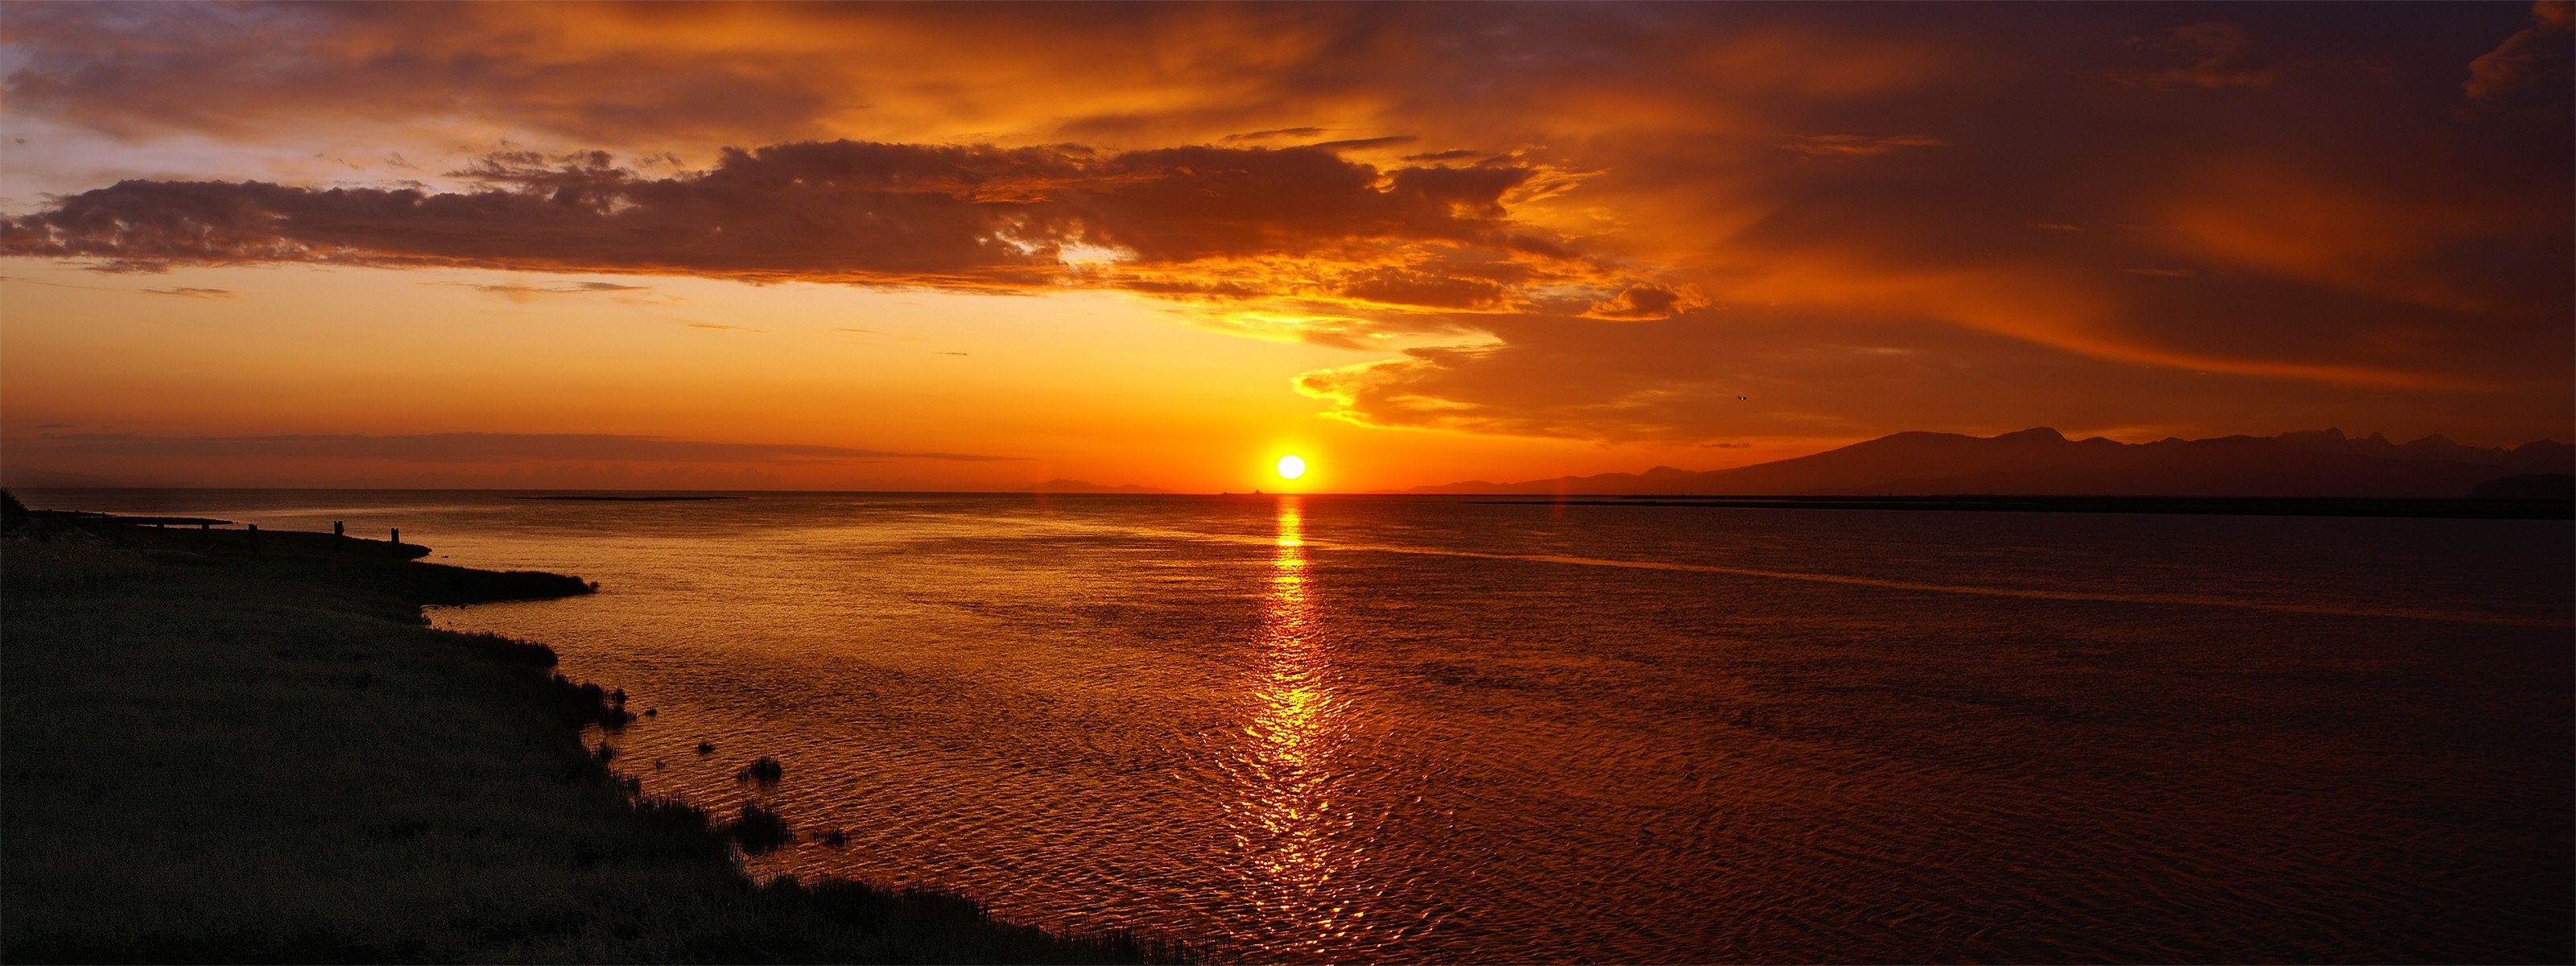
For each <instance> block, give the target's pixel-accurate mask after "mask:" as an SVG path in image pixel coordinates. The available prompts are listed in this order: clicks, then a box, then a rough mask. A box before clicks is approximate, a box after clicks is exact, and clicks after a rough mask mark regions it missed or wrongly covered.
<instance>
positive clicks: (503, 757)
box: [0, 500, 1189, 962]
mask: <svg viewBox="0 0 2576 966" xmlns="http://www.w3.org/2000/svg"><path fill="white" fill-rule="evenodd" d="M9 510H10V512H9V514H8V517H9V519H8V520H7V522H6V525H5V527H6V530H7V531H8V536H7V539H5V540H0V561H5V563H0V604H4V605H5V608H6V612H7V627H8V637H9V640H8V647H7V648H6V649H5V650H0V668H5V671H0V677H5V679H6V680H7V681H8V687H7V689H6V690H5V691H4V692H0V772H5V774H6V777H7V780H6V782H5V784H0V803H5V807H0V838H5V840H6V842H7V846H8V847H7V848H6V849H5V850H0V912H5V915H0V958H5V959H8V960H10V961H14V962H40V961H126V962H178V961H189V962H205V961H241V960H263V961H276V960H291V961H343V962H368V961H464V960H471V961H499V960H526V961H548V962H687V961H731V962H848V961H874V962H1135V961H1146V960H1170V959H1184V958H1187V957H1188V953H1189V951H1188V950H1186V949H1182V948H1179V947H1175V946H1170V945H1165V944H1159V943H1153V942H1150V941H1145V940H1140V939H1138V938H1136V937H1133V936H1128V935H1106V936H1090V937H1070V936H1061V935H1055V934H1051V933H1047V932H1045V931H1042V930H1039V929H1036V928H1032V927H1027V926H1019V925H1012V924H1008V923H1002V922H997V921H995V920H993V919H991V918H990V917H989V916H988V915H986V913H985V911H984V909H983V908H982V907H981V906H980V905H978V904H976V903H975V902H973V901H971V900H968V899H964V898H960V897H956V896H952V895H946V894H941V893H932V892H890V891H886V890H881V889H877V888H875V887H872V886H868V885H866V884H863V883H857V882H849V881H841V880H821V881H812V882H799V881H797V880H796V879H794V878H792V877H790V878H782V879H777V880H772V881H770V882H766V883H755V882H753V881H752V880H751V879H750V878H749V877H748V876H747V875H746V874H745V873H744V872H743V871H742V869H741V867H740V865H739V863H738V862H737V861H736V858H735V856H736V854H737V853H736V851H735V849H736V848H738V847H744V846H748V847H751V848H760V847H761V846H762V844H763V839H764V838H769V839H774V837H775V836H776V835H778V834H782V833H784V834H793V832H792V830H788V829H784V828H782V827H780V825H779V824H778V817H777V816H775V815H773V814H769V813H765V812H760V813H749V812H747V813H746V814H745V815H744V816H742V817H739V818H733V819H732V820H731V821H722V822H720V821H719V820H718V819H717V818H715V817H712V816H709V815H707V814H706V813H705V812H703V811H701V810H699V809H697V808H694V807H691V806H688V805H686V804H683V803H680V802H677V801H675V800H670V799H661V798H653V797H649V796H644V795H642V794H640V793H639V792H638V790H637V785H636V784H635V782H634V781H633V780H632V779H628V778H626V777H624V776H621V775H619V774H618V773H617V772H616V771H614V770H613V769H612V768H611V767H610V763H609V761H608V760H607V758H606V757H605V756H603V755H600V754H598V753H597V752H596V751H595V750H594V749H592V748H589V747H585V744H584V739H583V729H584V728H585V727H586V726H594V725H596V726H605V727H612V728H613V727H619V726H622V724H623V723H624V721H625V720H627V718H626V712H625V711H624V709H623V707H622V698H623V694H622V693H621V692H613V691H603V690H602V689H601V688H600V687H598V686H596V685H584V684H578V683H575V682H572V681H569V680H567V679H565V678H564V676H563V675H561V674H560V673H556V672H555V670H554V666H555V660H554V653H553V651H552V650H550V649H548V648H545V647H543V646H541V645H535V644H527V643H522V642H518V641H513V640H510V639H507V638H503V637H499V636H495V635H484V634H464V633H457V632H451V631H443V630H436V629H433V628H431V627H428V626H427V624H426V618H425V617H424V616H423V613H422V611H421V607H422V606H423V605H426V604H471V603H480V602H487V601H496V600H530V599H547V598H553V597H561V596H570V595H577V594H584V593H589V592H591V590H592V589H593V587H592V586H591V585H589V584H586V583H584V582H582V581H580V580H579V579H578V578H573V577H566V576H562V575H557V574H544V573H536V572H499V571H487V570H474V569H470V568H463V567H451V566H446V565H441V564H432V563H423V562H417V561H414V560H411V559H409V558H410V557H411V556H416V554H413V553H411V551H413V550H414V549H415V548H414V547H413V546H412V545H389V544H387V543H386V542H385V541H381V540H379V541H358V540H353V539H346V538H343V539H334V538H333V537H332V535H330V534H320V533H290V532H282V531H272V532H262V533H259V534H258V535H257V536H256V537H251V536H249V535H248V534H246V533H244V532H242V531H203V530H197V529H193V528H190V529H178V530H156V529H153V528H150V527H145V526H133V525H127V524H120V523H116V522H113V521H109V520H104V519H101V518H97V517H86V518H81V517H73V516H70V515H67V514H50V513H45V512H43V511H35V512H28V511H23V510H22V509H20V508H19V507H18V506H17V505H16V503H15V501H14V500H12V501H10V505H9ZM253 541H256V542H255V544H254V543H253ZM789 780H791V781H792V780H793V776H789ZM788 818H789V819H791V820H792V819H793V816H788Z"/></svg>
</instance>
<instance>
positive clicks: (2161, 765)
mask: <svg viewBox="0 0 2576 966" xmlns="http://www.w3.org/2000/svg"><path fill="white" fill-rule="evenodd" d="M35 495H36V496H37V497H38V499H35V500H33V501H31V502H34V503H36V504H37V505H40V506H58V507H77V508H84V509H103V510H158V511H165V512H190V513H209V514H213V515H217V516H224V517H228V518H231V519H236V520H249V521H256V522H259V523H260V524H261V525H262V526H264V527H272V528H275V527H297V528H308V529H320V528H325V527H327V526H328V524H329V522H330V521H332V520H347V521H349V523H350V525H351V527H352V528H353V531H356V532H380V530H381V528H383V527H387V526H400V527H402V528H403V534H404V537H405V538H406V539H407V540H410V541H413V542H420V543H427V544H430V545H432V546H434V547H436V548H437V551H438V553H439V554H440V555H441V558H442V559H444V560H445V561H446V562H451V563H458V564H466V565H473V566H485V567H523V568H539V569H547V570H556V571H563V572H569V573H577V574H580V575H582V576H585V577H589V578H592V579H595V580H598V581H600V582H601V584H602V592H601V593H600V594H599V595H597V596H595V597H587V598H581V599H575V600H563V601H548V602H539V603H528V604H505V605H490V606H481V607H473V608H467V609H462V610H443V611H440V612H438V613H437V614H436V615H435V616H436V619H437V621H438V623H440V624H441V625H442V626H446V627H452V628H459V629H468V630H489V631H498V632H502V633H507V634H511V635H514V636H518V637H522V638H526V639H530V640H535V641H540V642H543V643H546V644H549V645H552V646H553V647H554V648H555V649H556V650H557V651H559V652H561V653H562V655H563V659H564V664H565V668H566V670H567V672H568V673H571V674H572V675H574V676H576V677H579V678H583V679H587V680H593V681H598V682H601V683H603V684H605V685H609V686H617V687H623V688H625V689H626V690H627V691H628V692H629V693H630V694H631V695H633V697H632V700H631V703H630V707H633V708H635V709H638V710H640V709H642V708H646V707H650V708H653V709H654V710H655V711H656V714H655V716H654V717H652V718H650V719H647V720H644V721H641V722H639V723H638V724H636V725H634V726H633V727H630V728H628V729H626V730H625V732H624V733H623V734H622V735H618V736H615V737H613V738H612V739H610V740H612V741H613V742H615V743H616V744H618V745H619V746H620V748H621V752H622V753H621V755H620V756H619V758H618V759H617V760H618V762H620V763H621V765H622V767H624V768H626V769H628V770H629V771H631V772H632V773H634V774H636V775H637V776H639V777H640V778H641V779H642V780H643V782H644V784H645V786H646V788H647V789H648V790H651V791H658V792H665V793H673V794H678V795H681V796H683V797H686V798H688V799H690V800H693V801H696V802H698V803H700V804H704V805H708V806H711V807H715V808H718V809H731V808H732V807H733V806H735V805H736V804H737V803H739V802H741V801H744V800H749V799H761V800H766V801H769V802H771V803H772V804H774V805H775V806H776V807H777V808H779V809H780V810H781V811H782V812H783V813H784V814H785V815H786V816H787V818H788V819H789V821H790V822H792V823H793V824H794V825H796V826H797V827H798V828H799V829H801V830H804V831H806V832H808V833H811V832H817V831H822V830H827V829H839V830H841V831H842V832H844V833H845V835H846V841H845V842H844V843H843V844H839V845H826V844H824V843H823V842H820V841H813V840H808V841H802V842H799V843H798V844H796V845H793V846H790V847H789V848H787V849H785V850H783V851H781V852H779V853H777V854H775V855H772V856H768V857H765V858H761V859H756V860H753V865H754V867H755V868H756V869H757V870H759V871H763V872H789V873H797V874H812V873H832V874H840V875H847V876H854V877H858V878H862V879H866V880H870V881H874V882H879V883H887V884H897V883H910V884H920V885H930V886H937V887H941V888H946V889H951V890H955V891H959V892H963V893H965V894H968V895H972V896H975V897H978V898H980V899H984V900H986V901H988V902H990V903H991V904H992V905H993V907H994V908H995V909H996V911H997V912H998V913H999V914H1001V915H1003V916H1006V917H1009V918H1013V919H1017V920H1021V921H1026V922H1032V923H1038V924H1044V925H1050V926H1058V927H1069V928H1076V929H1101V928H1112V927H1136V928H1141V929H1146V930H1150V931H1153V932H1156V933H1160V934H1163V935H1168V936H1174V937H1178V938H1182V939H1186V940H1190V941H1192V942H1196V943H1200V944H1203V945H1205V946H1206V947H1208V948H1209V949H1211V950H1212V951H1213V953H1214V955H1216V956H1217V957H1219V958H1248V959H1262V960H1329V959H1340V960H1354V959H1369V960H1454V959H1472V960H1531V959H1538V960H1573V959H1590V960H1596V961H1597V960H1635V961H1706V960H1765V961H1776V960H1837V961H1840V960H1906V961H1930V960H1955V959H1988V960H1991V959H2008V960H2050V961H2056V960H2082V959H2100V958H2121V959H2160V960H2228V961H2242V960H2257V961H2279V960H2290V961H2324V960H2409V959H2432V960H2444V961H2495V960H2517V959H2520V960H2542V961H2561V962H2563V961H2566V960H2568V959H2569V958H2570V933H2571V928H2576V927H2572V926H2571V914H2570V904H2571V898H2570V890H2571V882H2576V865H2571V860H2570V849H2571V844H2570V825H2571V819H2570V815H2571V810H2576V801H2571V787H2576V774H2572V773H2571V760H2572V759H2576V749H2571V741H2570V730H2571V713H2576V712H2571V707H2570V694H2571V676H2576V666H2571V660H2570V610H2571V599H2570V598H2571V589H2570V588H2571V583H2576V567H2571V551H2570V547H2571V529H2570V526H2569V525H2568V524H2566V523H2564V522H2511V521H2456V520H2371V519H2300V518H2270V517H2192V516H2130V515H2077V514H2006V513H1945V512H1878V511H1801V510H1705V509H1690V508H1644V507H1598V506H1572V507H1552V506H1545V505H1539V506H1530V505H1494V504H1485V503H1475V502H1468V501H1460V500H1444V499H1398V498H1331V497H1323V498H1319V497H1307V498H1303V499H1299V498H1294V497H1284V498H1267V497H1265V498H1192V497H1053V498H1047V499H1043V500H1041V499H1036V498H1032V497H1028V496H989V497H979V496H902V495H758V496H756V497H755V498H753V499H749V500H741V501H726V502H717V503H565V502H544V501H529V500H522V499H515V498H512V497H511V496H510V495H507V494H492V493H354V494H353V493H314V492H301V493H299V492H282V491H270V492H240V491H237V492H223V491H163V492H157V493H153V492H122V493H114V492H92V493H80V494H73V493H44V492H41V491H40V492H39V493H38V494H35ZM701 741H706V742H712V743H714V744H715V745H716V748H717V750H716V751H715V753H713V754H710V755H703V756H702V755H699V754H697V753H695V752H694V750H693V748H694V746H695V745H697V744H698V743H699V742H701ZM758 755H771V756H774V757H776V758H778V759H779V760H780V761H782V762H783V763H785V765H786V778H785V780H784V781H782V782H780V783H778V784H777V785H776V786H775V787H763V786H758V785H753V784H745V783H739V782H737V781H735V780H734V777H733V775H734V773H735V771H736V770H737V769H739V768H741V767H742V765H743V764H744V763H746V762H748V761H749V760H750V759H752V758H753V757H755V756H758Z"/></svg>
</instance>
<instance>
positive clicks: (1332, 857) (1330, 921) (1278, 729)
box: [1228, 457, 1365, 952]
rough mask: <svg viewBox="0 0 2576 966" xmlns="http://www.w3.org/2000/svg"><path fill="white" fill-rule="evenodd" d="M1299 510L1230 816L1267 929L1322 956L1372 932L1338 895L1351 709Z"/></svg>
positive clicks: (1280, 560)
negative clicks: (1338, 689)
mask: <svg viewBox="0 0 2576 966" xmlns="http://www.w3.org/2000/svg"><path fill="white" fill-rule="evenodd" d="M1293 458H1294V457H1291V459H1293ZM1301 502H1302V501H1301V500H1300V498H1299V497H1295V496H1285V497H1281V498H1279V512H1278V536H1277V539H1276V548H1275V550H1274V552H1273V554H1272V556H1271V567H1270V590H1269V593H1268V594H1267V595H1265V597H1264V599H1263V602H1262V624H1261V636H1260V639H1259V640H1258V641H1256V642H1255V651H1254V662H1255V664H1254V668H1253V677H1252V681H1251V707H1250V709H1249V711H1250V720H1249V721H1248V722H1247V723H1246V724H1245V725H1244V734H1243V739H1244V740H1243V743H1242V745H1241V757H1240V760H1239V761H1238V764H1239V766H1240V769H1241V770H1240V772H1239V774H1238V776H1237V777H1238V781H1239V782H1240V784H1239V785H1238V789H1239V794H1240V796H1241V797H1240V800H1239V801H1237V802H1235V803H1233V806H1232V807H1230V808H1229V809H1228V811H1229V812H1231V813H1232V814H1233V817H1234V818H1235V819H1236V821H1235V825H1236V831H1235V840H1236V845H1237V846H1238V847H1239V848H1240V849H1242V852H1243V857H1244V865H1243V867H1242V868H1243V872H1244V874H1245V877H1246V879H1247V881H1246V883H1245V885H1246V886H1247V887H1248V889H1247V892H1248V894H1250V895H1251V896H1253V897H1254V902H1255V903H1256V904H1257V906H1258V907H1259V910H1260V915H1261V918H1262V919H1263V920H1265V921H1266V924H1267V925H1269V926H1270V927H1271V928H1273V929H1277V930H1279V931H1280V932H1282V933H1284V934H1285V935H1283V936H1282V937H1281V938H1282V939H1283V940H1285V942H1284V945H1285V946H1286V947H1288V948H1302V949H1306V950H1310V951H1316V950H1321V949H1323V948H1325V946H1326V944H1327V943H1328V942H1329V941H1331V940H1334V939H1338V938H1341V937H1346V936H1348V935H1350V934H1351V933H1352V932H1354V931H1356V930H1358V929H1360V928H1362V927H1363V926H1364V925H1365V924H1364V923H1363V922H1361V921H1360V919H1361V915H1362V913H1361V911H1360V910H1356V909H1351V908H1349V904H1348V903H1347V902H1343V901H1336V900H1335V899H1334V898H1333V897H1334V895H1336V893H1335V892H1333V891H1332V888H1331V887H1332V885H1333V882H1334V880H1335V879H1336V878H1337V877H1347V875H1348V874H1349V873H1350V872H1352V871H1353V870H1354V869H1355V868H1357V866H1358V864H1359V863H1360V861H1361V860H1362V857H1363V854H1362V848H1361V846H1363V845H1364V844H1365V843H1361V842H1355V841H1351V840H1350V838H1349V837H1348V836H1347V835H1346V834H1344V833H1345V832H1346V831H1347V830H1348V829H1349V825H1350V823H1349V821H1348V818H1349V817H1348V816H1347V815H1344V814H1341V813H1338V812H1336V808H1337V807H1346V806H1340V805H1338V804H1337V803H1336V802H1334V801H1333V789H1334V787H1335V784H1336V782H1335V777H1336V776H1335V768H1336V764H1335V761H1334V758H1335V757H1336V756H1335V751H1336V750H1337V748H1338V747H1339V746H1340V744H1341V742H1342V740H1343V738H1344V734H1343V732H1344V730H1345V723H1344V722H1343V721H1342V720H1341V719H1342V717H1343V712H1344V711H1345V705H1346V703H1347V702H1346V701H1344V700H1343V699H1342V698H1340V697H1337V696H1336V695H1334V693H1333V691H1332V689H1331V687H1330V684H1331V681H1330V673H1329V672H1330V670H1331V664H1330V659H1331V650H1330V647H1329V646H1328V645H1327V644H1326V643H1325V641H1324V639H1323V635H1322V634H1321V628H1320V627H1319V626H1318V623H1319V622H1318V621H1317V618H1316V614H1315V613H1314V610H1313V607H1312V606H1311V605H1310V604H1309V602H1308V600H1307V594H1306V591H1307V587H1306V540H1305V521H1304V516H1303V507H1302V506H1301V505H1300V504H1301ZM1266 951H1270V952H1277V951H1279V950H1277V949H1273V950H1266Z"/></svg>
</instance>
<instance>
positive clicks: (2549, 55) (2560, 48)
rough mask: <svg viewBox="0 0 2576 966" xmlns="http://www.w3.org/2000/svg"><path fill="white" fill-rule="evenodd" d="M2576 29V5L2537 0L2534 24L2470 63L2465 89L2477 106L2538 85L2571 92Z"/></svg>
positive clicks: (2534, 10)
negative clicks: (2570, 39) (2572, 39)
mask: <svg viewBox="0 0 2576 966" xmlns="http://www.w3.org/2000/svg"><path fill="white" fill-rule="evenodd" d="M2571 28H2576V3H2569V2H2567V0H2538V2H2536V3H2533V4H2532V5H2531V26H2530V27H2529V28H2527V29H2524V30H2521V31H2519V32H2516V33H2515V34H2514V35H2512V36H2510V37H2506V38H2505V39H2504V42H2503V43H2501V44H2498V45H2496V48H2495V49H2494V50H2490V51H2488V52H2486V53H2484V54H2481V55H2479V56H2478V59H2476V60H2473V61H2470V62H2469V79H2468V80H2467V81H2466V82H2464V83H2462V84H2461V85H2460V90H2461V92H2462V93H2463V94H2465V95H2467V97H2468V99H2469V101H2470V102H2471V103H2472V104H2475V105H2480V106H2492V105H2496V104H2499V103H2502V102H2505V101H2507V100H2510V99H2513V98H2514V97H2516V96H2517V95H2520V94H2522V93H2523V92H2525V91H2529V90H2531V89H2533V88H2536V87H2542V86H2551V87H2554V88H2555V89H2556V91H2555V92H2556V94H2557V95H2560V96H2563V95H2564V94H2565V93H2566V88H2567V81H2568V75H2569V70H2568V60H2569V57H2568V52H2567V46H2568V34H2569V32H2570V29H2571Z"/></svg>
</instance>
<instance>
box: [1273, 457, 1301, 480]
mask: <svg viewBox="0 0 2576 966" xmlns="http://www.w3.org/2000/svg"><path fill="white" fill-rule="evenodd" d="M1304 475H1306V458H1305V457H1302V456H1282V457H1280V458H1279V478H1280V479H1283V480H1293V479H1296V478H1298V477H1300V476H1304Z"/></svg>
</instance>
